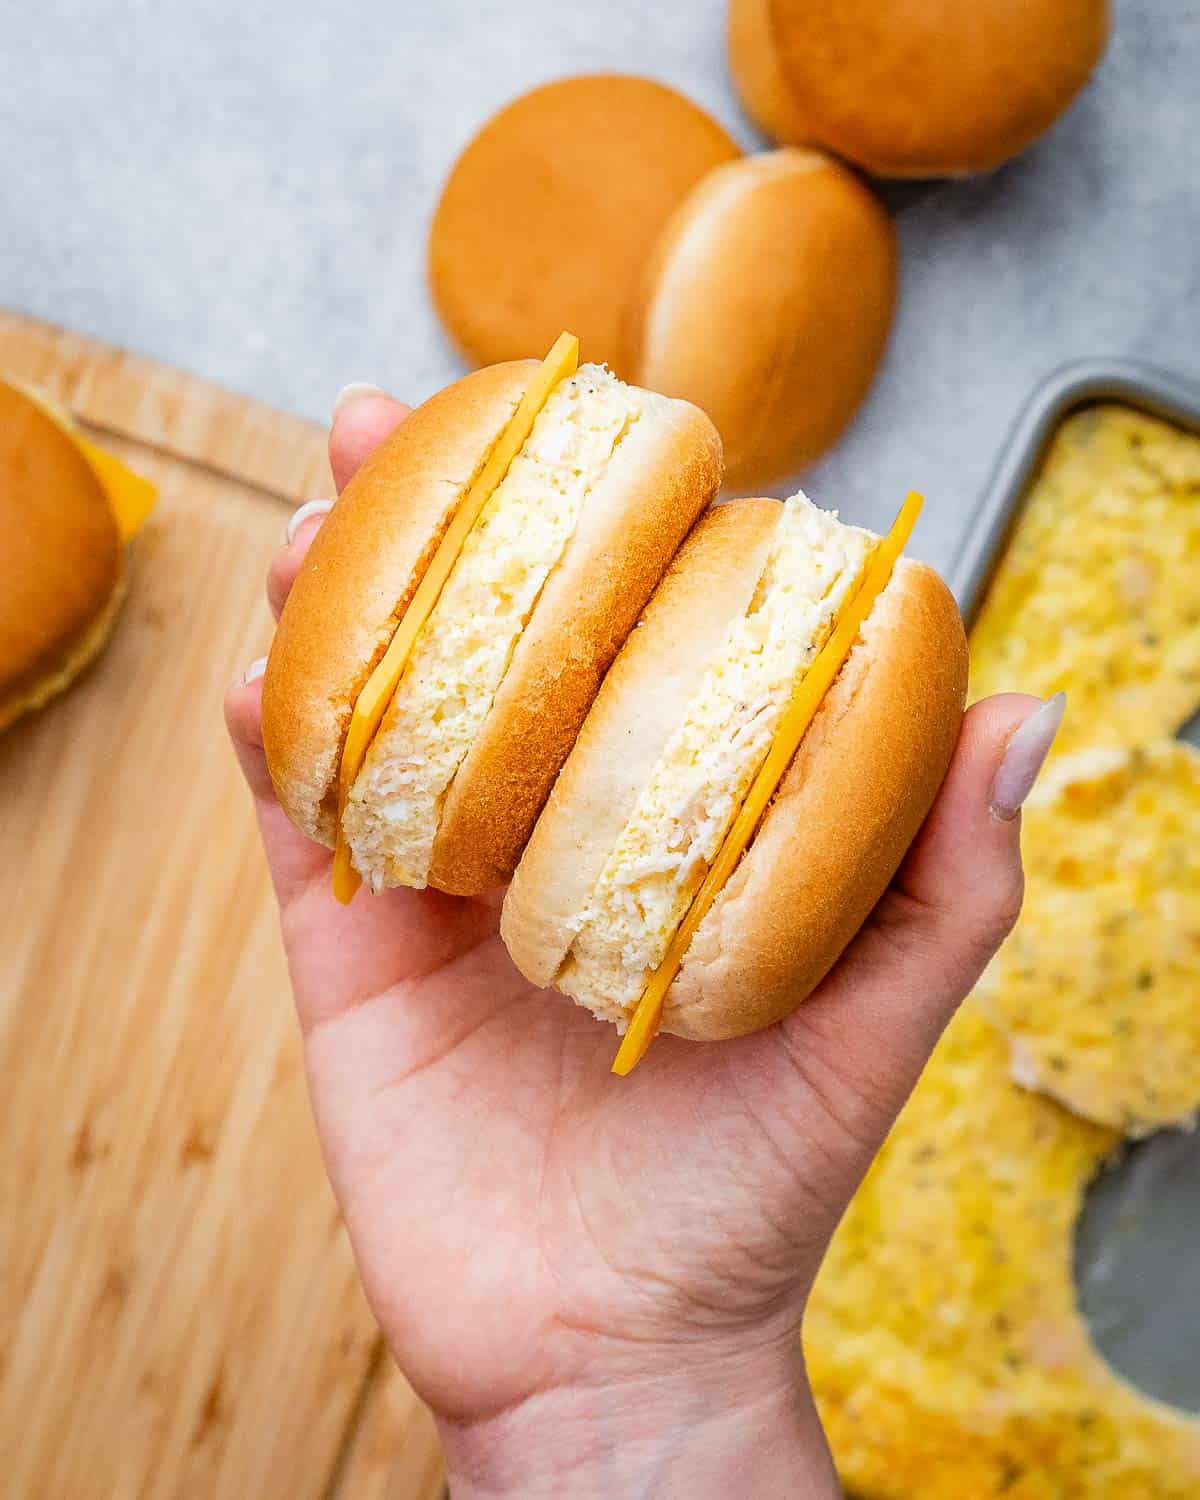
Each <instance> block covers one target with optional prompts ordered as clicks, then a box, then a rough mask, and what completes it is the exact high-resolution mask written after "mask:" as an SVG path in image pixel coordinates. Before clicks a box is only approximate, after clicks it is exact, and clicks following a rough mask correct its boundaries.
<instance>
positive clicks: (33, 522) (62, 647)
mask: <svg viewBox="0 0 1200 1500" xmlns="http://www.w3.org/2000/svg"><path fill="white" fill-rule="evenodd" d="M0 536H2V537H3V539H4V540H3V545H2V546H0V702H2V703H3V705H4V708H3V710H0V720H7V719H12V718H15V717H16V716H17V713H18V711H19V712H25V711H26V710H27V709H28V708H30V707H33V706H35V705H36V704H40V703H41V702H43V701H45V698H47V697H49V696H52V694H53V692H57V691H61V689H62V688H64V687H66V686H67V683H68V682H69V681H70V680H71V678H72V677H74V676H75V675H76V673H77V672H78V671H80V670H82V668H83V667H84V666H85V665H86V663H87V662H88V661H90V660H91V658H92V657H93V656H94V655H95V654H96V652H97V651H98V650H99V649H100V647H101V646H102V645H103V643H104V640H105V639H106V638H107V628H104V629H101V622H104V624H105V626H106V627H107V626H110V625H111V617H112V616H114V615H115V606H114V602H113V601H114V597H115V595H116V594H117V591H118V588H119V585H120V580H121V570H122V557H123V551H122V547H121V537H120V533H119V531H118V529H117V523H116V519H115V518H114V516H113V512H112V507H111V506H110V504H109V502H108V498H107V496H106V495H105V492H104V487H103V486H102V485H101V483H100V481H99V479H98V478H97V476H96V474H95V472H94V471H93V469H92V467H91V465H90V464H89V463H88V461H87V460H86V459H85V458H84V456H83V454H82V453H81V452H80V451H79V449H78V448H76V447H75V445H74V444H73V443H72V442H71V440H70V438H69V437H67V436H66V434H65V433H63V432H62V431H61V430H60V429H59V427H58V426H57V425H56V424H55V422H54V421H53V420H52V419H51V418H50V417H49V416H48V415H47V414H46V413H45V412H44V411H42V410H41V408H40V407H39V406H37V405H36V403H35V402H33V401H31V400H30V398H29V397H28V396H25V395H24V394H23V393H22V392H20V391H18V390H15V389H14V388H13V387H12V386H9V385H5V384H3V383H2V382H0ZM0 727H2V722H0Z"/></svg>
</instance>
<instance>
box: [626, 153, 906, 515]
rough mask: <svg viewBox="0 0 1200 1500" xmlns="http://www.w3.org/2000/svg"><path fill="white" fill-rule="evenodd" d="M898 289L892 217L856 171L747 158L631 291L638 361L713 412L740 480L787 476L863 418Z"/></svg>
mask: <svg viewBox="0 0 1200 1500" xmlns="http://www.w3.org/2000/svg"><path fill="white" fill-rule="evenodd" d="M848 267H852V268H853V270H852V273H850V272H848V270H847V268H848ZM731 268H733V269H731ZM895 296H896V245H895V234H894V232H893V229H892V224H891V220H890V219H889V218H888V215H887V213H886V212H885V210H884V208H883V206H882V205H881V204H880V203H879V201H878V200H877V199H876V198H875V196H874V194H872V193H871V192H870V190H869V189H868V188H867V187H865V186H864V185H863V183H861V182H860V181H859V180H858V178H857V177H855V176H854V174H853V173H852V172H849V171H848V170H847V169H846V168H844V167H842V166H841V165H840V164H838V163H837V162H835V161H833V160H832V159H831V158H829V157H827V156H825V155H823V154H822V153H820V152H817V151H806V150H799V149H795V148H789V149H786V150H782V151H776V152H770V153H765V154H763V155H761V156H756V157H747V158H746V159H744V160H742V161H738V162H734V163H732V164H730V165H729V166H724V167H720V168H718V169H717V170H716V171H714V172H711V173H710V174H709V176H708V177H707V178H706V179H705V181H704V182H703V183H702V184H701V185H700V186H699V187H698V188H697V189H696V190H695V191H694V192H693V193H692V194H691V195H690V196H689V197H688V199H687V200H686V202H685V203H684V204H683V205H682V206H681V207H680V209H679V211H678V212H677V213H676V214H675V215H674V217H673V218H672V220H671V222H670V224H669V225H668V227H667V229H666V230H665V231H664V233H663V235H662V237H661V239H660V241H659V243H658V246H657V247H656V250H655V254H654V256H653V258H652V259H651V261H650V262H649V263H648V265H647V268H646V272H645V274H644V276H643V279H642V282H641V285H640V288H639V292H638V295H637V296H636V297H635V298H634V300H633V301H632V302H631V316H630V321H629V324H628V328H627V333H628V336H629V348H630V353H629V365H630V369H631V370H632V372H633V378H634V379H636V380H637V381H638V382H639V383H640V384H642V385H646V386H649V387H650V388H651V389H653V390H659V391H665V392H666V393H667V394H668V395H672V396H682V397H683V398H685V399H686V400H688V401H694V402H695V403H696V405H697V406H699V407H701V408H702V409H703V410H704V411H706V412H708V414H709V416H711V417H712V419H713V421H714V422H715V423H716V425H717V429H718V431H719V432H720V433H721V437H722V440H723V442H724V445H725V465H726V479H727V482H728V483H730V484H733V485H745V484H755V485H757V484H759V483H766V482H770V481H775V480H778V479H779V478H781V477H783V476H786V475H789V474H793V473H795V472H796V471H797V470H798V469H799V468H801V467H802V466H803V465H804V464H805V463H807V462H809V461H810V460H812V459H813V458H815V457H816V456H817V454H818V453H820V452H821V451H822V450H823V449H824V448H825V447H826V446H827V445H828V444H829V443H831V442H832V441H833V440H834V438H835V437H837V435H838V433H840V432H841V431H842V429H843V428H844V427H845V425H846V423H847V422H848V421H849V420H850V418H851V417H852V416H853V414H854V412H855V411H856V409H857V408H858V406H859V403H860V402H861V401H862V399H863V397H864V396H865V395H866V392H867V390H868V388H869V386H870V384H871V381H872V379H873V378H874V375H875V371H876V369H877V367H878V365H879V361H880V359H881V358H882V355H883V350H884V347H885V345H886V343H887V337H888V332H889V330H890V328H891V323H892V314H893V309H894V305H895Z"/></svg>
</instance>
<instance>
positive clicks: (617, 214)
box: [429, 73, 741, 374]
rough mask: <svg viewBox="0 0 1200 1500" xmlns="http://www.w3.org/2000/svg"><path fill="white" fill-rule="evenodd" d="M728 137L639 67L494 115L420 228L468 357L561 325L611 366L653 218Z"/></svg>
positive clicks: (527, 343)
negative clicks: (631, 73) (634, 73)
mask: <svg viewBox="0 0 1200 1500" xmlns="http://www.w3.org/2000/svg"><path fill="white" fill-rule="evenodd" d="M740 154H741V153H740V152H739V150H738V148H737V145H736V143H735V142H734V141H733V140H732V139H731V138H730V136H728V135H727V134H726V133H725V131H724V130H722V128H721V127H720V126H719V125H718V124H717V123H716V121H715V120H713V119H711V118H710V117H709V116H708V115H706V114H705V113H704V111H703V110H702V109H700V108H698V107H697V106H696V105H695V104H693V103H692V102H691V100H689V99H685V98H684V97H683V95H682V94H678V93H676V92H675V90H674V89H669V88H667V87H666V86H665V85H663V84H661V83H655V82H653V81H652V80H651V79H649V78H634V77H628V76H626V75H623V74H611V73H601V74H594V75H587V76H583V77H578V78H562V79H559V80H558V81H556V82H554V83H548V84H545V85H544V86H542V87H541V88H536V89H533V90H532V91H531V92H530V93H528V94H523V95H522V96H521V97H520V98H519V99H515V100H513V102H512V103H511V104H509V105H507V106H506V107H505V108H504V109H502V110H501V111H500V112H499V114H497V115H495V116H493V118H492V119H491V120H489V121H488V123H487V124H486V125H485V126H484V127H483V129H482V130H481V131H480V132H479V134H478V135H477V136H476V137H475V138H474V140H472V141H471V142H470V144H469V145H468V146H467V147H466V149H465V150H464V151H463V153H462V155H461V156H460V157H459V159H458V161H457V163H456V164H455V166H454V169H453V171H452V172H451V174H450V177H449V180H448V181H447V183H446V186H445V188H444V189H443V192H442V197H441V200H440V202H439V203H438V206H437V212H436V213H435V215H434V219H433V225H432V228H431V231H430V236H429V279H430V285H431V287H432V291H433V299H434V302H435V304H436V306H437V309H438V312H439V314H440V315H441V318H442V321H443V322H444V323H445V325H446V328H447V330H448V331H449V333H450V335H451V337H452V338H453V339H454V341H455V343H456V344H457V345H458V346H459V348H460V349H461V350H462V351H463V353H464V354H465V355H466V356H467V358H468V359H469V360H471V361H472V362H473V363H475V364H490V363H492V362H493V361H496V360H506V359H513V358H516V357H518V356H520V355H522V354H525V353H526V352H527V351H528V350H530V349H545V348H549V346H550V344H551V343H552V342H553V340H554V338H555V337H556V336H557V334H558V332H559V330H560V329H562V328H570V329H571V330H572V331H573V332H574V333H576V334H578V336H579V340H580V343H581V344H582V346H583V348H584V350H585V351H586V353H587V356H588V358H589V359H594V360H597V361H606V362H607V363H609V364H611V365H612V367H613V368H614V369H615V370H616V371H617V373H618V374H624V373H626V372H625V371H624V370H623V369H622V366H621V355H622V347H621V339H622V320H623V317H624V312H625V306H626V302H627V300H628V296H629V292H630V289H631V287H632V286H633V283H634V281H635V280H636V278H637V275H638V272H639V271H640V270H641V268H642V265H643V264H644V262H645V260H646V258H647V256H648V255H649V254H650V251H651V248H652V247H653V245H654V241H655V239H656V238H657V236H658V232H659V230H660V229H661V228H662V226H663V224H664V223H665V222H666V220H667V219H668V217H669V216H670V215H671V213H673V212H674V210H675V208H676V207H677V205H678V204H679V203H680V201H681V200H682V199H683V198H684V197H685V196H686V195H687V194H688V193H689V192H690V191H691V189H692V188H693V187H694V186H695V185H696V183H697V182H699V181H700V179H701V178H702V177H703V176H704V175H705V174H706V173H707V172H708V171H710V170H711V169H712V168H713V167H716V166H719V165H720V164H721V163H722V162H726V161H731V160H733V159H734V158H735V157H737V156H739V155H740Z"/></svg>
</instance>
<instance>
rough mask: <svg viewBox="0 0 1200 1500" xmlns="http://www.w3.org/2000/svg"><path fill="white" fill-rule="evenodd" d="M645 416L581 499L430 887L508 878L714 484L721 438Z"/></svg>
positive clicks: (451, 810)
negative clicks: (602, 688)
mask: <svg viewBox="0 0 1200 1500" xmlns="http://www.w3.org/2000/svg"><path fill="white" fill-rule="evenodd" d="M643 399H644V401H645V402H646V410H645V411H644V412H643V415H642V417H641V418H640V420H639V421H638V423H637V424H636V426H635V427H634V429H633V430H632V432H631V433H630V434H629V436H627V437H626V439H625V440H624V442H623V443H622V444H621V447H620V449H619V450H618V453H617V456H616V457H615V458H614V460H613V462H612V463H611V464H610V466H609V468H608V470H607V472H606V473H605V476H604V478H603V479H602V480H601V482H600V483H599V484H598V485H597V486H596V487H595V488H594V489H593V490H592V492H591V493H590V494H589V496H588V499H587V503H586V505H585V506H584V509H583V514H582V516H581V517H580V521H579V524H578V526H577V527H576V530H575V533H574V535H573V537H572V538H571V540H570V542H569V543H568V545H567V547H566V550H565V552H564V554H563V557H562V559H561V560H560V562H559V564H558V566H557V567H556V568H555V569H554V572H553V573H552V574H551V576H550V579H549V581H548V582H547V584H546V587H545V589H544V590H543V592H542V594H541V597H540V598H539V600H538V602H537V605H536V606H535V608H534V611H533V614H532V615H531V616H530V618H529V621H528V622H527V624H526V626H525V629H524V631H523V632H522V635H521V638H520V640H519V641H518V643H517V647H516V650H515V651H514V653H513V657H512V660H511V662H510V663H509V666H508V669H507V671H506V672H505V675H504V678H503V681H502V682H501V684H500V687H499V689H498V690H497V692H496V695H495V697H494V699H493V701H492V706H491V708H490V710H489V712H488V715H487V718H486V719H485V720H484V723H483V726H482V728H481V730H480V732H479V735H478V737H477V739H476V741H475V743H474V745H473V746H472V748H471V750H470V751H469V752H468V754H467V757H466V759H465V760H464V761H463V763H462V765H461V766H460V768H459V770H458V773H457V775H456V776H455V778H454V781H453V782H452V783H451V787H450V790H449V793H448V794H447V797H446V801H445V803H444V805H443V808H442V817H441V823H440V825H439V828H438V834H437V839H436V841H435V843H434V847H433V859H432V863H431V866H430V874H429V879H430V883H431V884H432V885H435V886H437V887H438V888H439V889H441V890H445V891H452V892H454V893H456V894H460V895H472V894H476V893H478V892H481V891H485V890H488V889H490V888H491V887H493V886H496V885H499V884H501V883H503V882H504V881H506V880H507V879H508V878H509V876H510V875H511V874H512V873H513V870H514V868H515V867H516V864H517V861H518V859H519V858H520V857H521V851H522V849H524V847H525V844H526V842H527V841H528V838H529V835H530V832H531V830H532V828H533V825H534V823H535V821H536V819H537V816H538V813H539V812H540V811H541V809H542V804H543V803H544V802H545V800H546V797H547V796H548V794H549V792H550V788H551V787H552V786H553V784H554V778H555V777H556V776H557V774H558V771H559V768H560V767H561V766H562V763H563V761H564V760H565V759H566V757H567V755H568V753H569V751H570V749H571V746H572V745H573V744H574V742H575V737H576V735H577V734H578V732H579V726H580V725H581V724H582V723H583V720H584V718H585V716H586V714H587V712H588V709H589V708H590V707H591V704H592V700H593V698H594V697H595V696H596V691H597V688H598V687H599V685H600V680H601V678H602V677H603V676H604V673H605V671H606V670H607V669H608V666H609V664H610V663H611V662H612V660H613V657H614V656H615V655H616V654H617V652H618V651H619V650H620V648H621V646H622V644H623V643H624V640H625V637H626V636H627V635H628V633H629V631H630V630H631V629H632V628H633V625H634V623H635V622H636V620H637V617H638V615H639V614H640V613H641V611H642V608H643V606H644V605H645V603H646V601H647V599H648V598H649V597H650V595H651V593H652V592H653V590H654V587H655V585H656V584H657V583H658V581H659V579H660V578H661V577H662V575H663V573H664V572H665V571H666V568H667V566H668V564H669V563H670V561H671V559H672V558H673V557H674V555H675V553H676V551H677V549H678V547H679V545H680V543H681V542H682V541H683V539H684V537H685V536H686V534H687V532H688V530H689V529H690V527H691V525H692V523H693V522H694V521H695V519H696V517H697V516H698V515H699V514H700V512H701V511H702V510H703V509H704V508H705V506H707V505H708V504H709V502H710V501H711V500H712V498H713V496H714V495H715V494H716V492H717V490H718V489H719V488H720V484H721V442H720V439H719V438H718V436H717V433H716V429H715V428H714V427H713V425H712V423H711V422H710V421H709V420H708V418H707V417H706V416H705V415H704V414H703V412H700V411H698V410H697V409H696V408H695V407H692V406H687V405H685V404H684V403H682V402H673V401H666V400H664V399H662V398H659V397H650V396H647V397H644V398H643Z"/></svg>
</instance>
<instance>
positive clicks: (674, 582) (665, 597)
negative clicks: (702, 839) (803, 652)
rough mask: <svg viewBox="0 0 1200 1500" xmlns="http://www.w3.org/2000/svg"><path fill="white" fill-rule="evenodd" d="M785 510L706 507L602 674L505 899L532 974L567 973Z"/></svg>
mask: <svg viewBox="0 0 1200 1500" xmlns="http://www.w3.org/2000/svg"><path fill="white" fill-rule="evenodd" d="M781 511H782V507H781V506H780V503H779V501H777V500H733V501H730V502H728V503H727V504H725V505H718V506H717V507H715V509H713V510H711V511H709V513H708V514H707V515H706V516H704V517H703V519H702V520H701V521H700V523H699V524H698V525H697V526H696V528H695V530H694V531H693V532H692V534H691V536H689V537H688V539H687V541H686V542H685V543H684V545H683V547H682V548H681V549H680V552H679V555H678V557H676V559H675V561H674V563H673V564H672V566H671V567H670V569H669V570H668V572H667V574H666V576H665V577H664V578H663V581H662V583H661V584H660V585H659V587H658V589H657V591H656V592H655V594H654V597H653V598H652V599H651V601H650V603H649V604H648V605H647V607H646V611H645V614H644V615H643V617H642V621H641V623H640V624H639V625H638V627H637V633H636V636H635V637H633V638H631V640H630V643H629V646H628V647H627V649H626V650H624V651H622V653H621V654H620V655H619V656H618V657H617V659H616V661H615V662H614V663H613V666H612V669H611V670H610V672H609V673H608V675H607V677H606V678H605V679H604V683H603V685H602V686H601V688H600V691H599V693H598V694H597V696H596V701H595V703H594V704H593V705H592V709H591V712H590V713H589V714H588V717H587V720H586V722H585V723H584V726H583V729H582V730H581V731H580V734H579V738H578V740H577V741H576V743H575V748H574V750H573V751H572V753H571V755H570V757H569V759H568V760H567V762H566V765H565V766H564V767H563V770H562V774H561V775H560V776H559V778H558V780H557V781H556V782H555V784H554V790H553V791H552V792H551V794H550V798H549V801H548V802H547V804H546V807H545V810H544V811H543V813H542V816H541V817H540V818H539V820H538V823H537V826H536V828H535V829H534V831H533V836H532V837H531V838H530V840H529V843H528V845H527V846H526V849H525V853H524V854H523V856H522V858H521V862H520V864H519V865H518V867H517V872H516V875H515V876H514V878H513V882H512V885H511V886H510V887H509V889H508V894H507V896H506V897H505V901H504V910H503V913H502V915H501V919H500V931H501V934H502V936H503V938H504V941H505V943H506V945H507V947H508V951H509V953H510V954H511V955H512V958H513V960H514V962H515V963H516V965H517V967H518V968H519V969H520V970H521V972H522V973H523V974H524V975H525V976H526V978H528V979H530V980H532V981H533V982H534V983H535V984H541V985H548V984H550V983H551V982H552V981H553V979H554V976H555V975H556V974H557V973H558V970H559V968H560V967H561V965H562V962H563V959H564V958H565V957H566V955H567V951H568V950H569V948H570V946H571V943H572V941H573V940H574V937H575V933H576V930H577V927H578V917H579V914H580V912H581V911H582V910H583V907H584V906H585V904H586V903H587V900H588V897H589V896H590V895H591V892H592V889H593V887H594V886H595V884H596V881H597V879H598V878H599V876H600V872H601V870H602V869H603V867H604V863H605V861H606V860H607V859H608V856H609V853H610V851H611V850H612V848H613V845H614V844H615V843H616V841H617V837H618V835H619V834H620V831H621V829H622V827H623V826H624V825H625V823H626V822H627V821H628V819H629V816H630V814H631V813H632V811H633V808H634V804H635V803H636V801H637V798H638V795H639V793H640V792H641V790H642V787H643V786H644V785H645V783H646V781H647V780H648V779H649V777H650V773H651V771H652V770H653V768H654V765H655V763H656V762H657V760H658V758H659V756H660V755H661V754H662V751H663V749H664V747H665V745H666V743H667V740H668V739H669V737H670V735H671V734H672V732H673V731H674V729H675V727H676V726H677V724H678V723H679V721H680V719H682V717H683V714H684V711H685V709H686V707H687V704H688V702H689V701H690V699H691V698H692V696H693V694H694V693H695V691H696V689H697V687H698V686H699V684H700V680H701V677H702V674H703V670H704V665H705V662H706V661H707V659H708V657H709V656H710V655H711V653H712V652H713V651H715V650H716V649H717V647H718V646H719V645H720V644H721V641H722V640H723V639H724V636H725V632H726V630H727V629H728V627H729V623H730V621H731V620H733V619H736V618H737V617H738V616H740V615H742V614H744V613H745V611H746V609H747V607H748V605H749V603H750V600H751V598H752V596H753V594H754V589H755V586H756V584H757V582H758V579H759V576H760V574H761V573H762V569H763V566H764V564H765V562H766V558H767V553H768V551H769V549H770V545H771V542H772V540H773V538H774V535H775V531H776V528H777V526H778V524H779V516H780V514H781Z"/></svg>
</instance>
